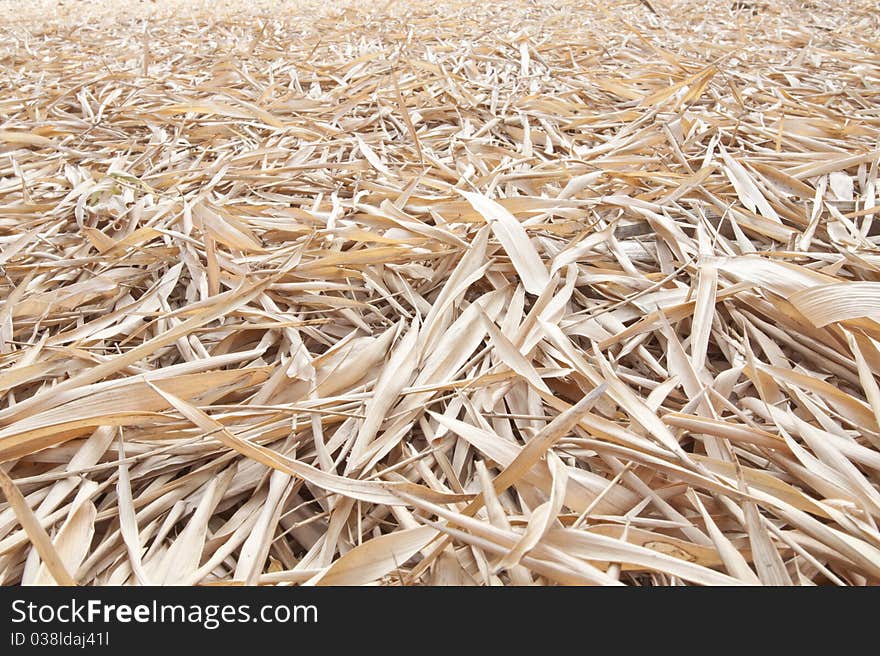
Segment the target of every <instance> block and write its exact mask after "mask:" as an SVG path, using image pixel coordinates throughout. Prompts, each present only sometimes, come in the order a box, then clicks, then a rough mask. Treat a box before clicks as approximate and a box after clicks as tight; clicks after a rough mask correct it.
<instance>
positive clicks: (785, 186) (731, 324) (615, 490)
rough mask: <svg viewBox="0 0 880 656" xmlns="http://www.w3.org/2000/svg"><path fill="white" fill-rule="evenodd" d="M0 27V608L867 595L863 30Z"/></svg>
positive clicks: (876, 96) (532, 8)
mask: <svg viewBox="0 0 880 656" xmlns="http://www.w3.org/2000/svg"><path fill="white" fill-rule="evenodd" d="M606 5H607V6H606ZM0 8H2V9H3V14H2V15H3V18H2V21H0V32H2V37H3V38H2V41H0V267H2V271H0V273H2V276H0V290H2V291H0V298H2V304H0V463H2V464H0V488H2V491H3V498H4V502H3V505H0V580H2V582H3V583H4V584H34V583H42V584H51V583H60V584H74V583H75V584H87V585H105V584H178V585H196V584H203V585H204V584H217V585H222V584H231V583H246V584H283V585H290V584H305V585H340V584H344V585H361V584H384V585H431V584H453V585H474V584H476V585H530V584H608V585H617V584H630V585H680V584H702V585H716V584H782V585H791V584H793V585H814V584H820V585H824V584H833V585H866V584H876V583H877V582H878V581H880V530H878V527H877V522H878V520H880V488H878V484H880V381H878V374H880V251H878V239H880V216H877V215H880V210H877V211H876V213H875V206H876V203H877V197H878V189H877V185H878V175H877V173H878V161H880V139H878V137H880V14H878V12H877V8H876V5H875V3H873V2H868V1H864V0H852V1H847V2H843V1H837V2H832V1H830V0H815V1H804V2H794V1H792V0H781V1H779V2H733V3H729V2H704V1H697V2H684V1H674V0H651V1H650V2H647V1H641V2H638V1H635V0H633V1H631V2H630V1H627V2H613V3H601V2H574V1H572V0H555V1H546V0H536V1H530V2H526V1H524V0H512V1H511V2H504V3H476V2H448V1H446V0H440V1H438V2H431V3H417V2H404V1H398V2H394V1H391V2H387V3H384V4H382V3H377V4H375V5H374V4H373V3H344V2H340V1H338V0H333V1H331V2H320V3H318V2H290V3H286V2H280V1H261V0H257V1H249V2H243V1H238V0H235V1H232V0H230V1H227V2H221V3H213V2H195V1H192V0H190V1H185V0H183V1H180V2H172V1H171V0H159V1H158V2H141V3H117V2H111V1H109V0H103V1H96V2H81V1H78V0H66V1H64V2H62V1H60V0H58V1H49V0H36V1H35V2H29V3H25V5H24V6H22V4H21V3H18V2H11V1H9V0H2V1H0ZM875 219H876V220H877V221H878V223H876V224H875V223H874V221H875Z"/></svg>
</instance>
